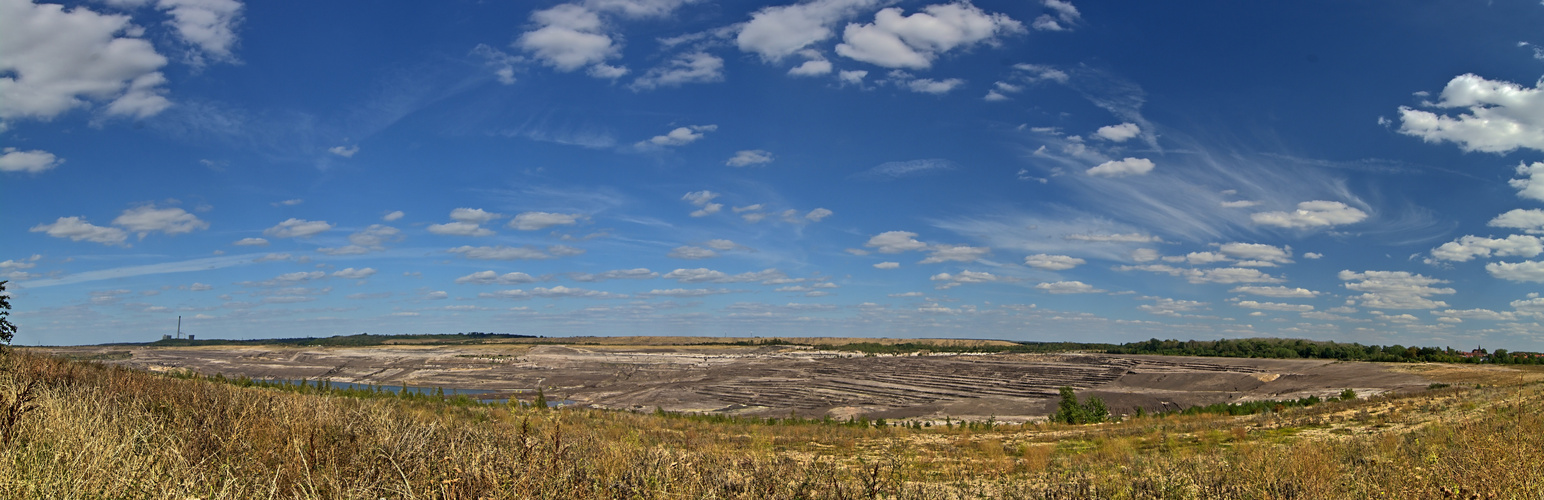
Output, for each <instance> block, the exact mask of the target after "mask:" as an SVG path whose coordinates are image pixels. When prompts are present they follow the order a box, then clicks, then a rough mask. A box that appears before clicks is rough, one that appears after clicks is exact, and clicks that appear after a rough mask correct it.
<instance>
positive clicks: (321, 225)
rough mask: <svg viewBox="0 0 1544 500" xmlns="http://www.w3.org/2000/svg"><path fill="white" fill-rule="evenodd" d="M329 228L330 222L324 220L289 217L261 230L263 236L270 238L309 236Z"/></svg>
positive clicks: (330, 226) (330, 227)
mask: <svg viewBox="0 0 1544 500" xmlns="http://www.w3.org/2000/svg"><path fill="white" fill-rule="evenodd" d="M329 229H332V224H329V223H327V222H325V221H310V220H305V219H295V218H290V219H286V220H285V221H284V222H280V223H279V224H278V225H276V226H274V227H270V228H268V229H265V230H263V236H268V237H270V238H310V237H312V236H316V235H317V234H321V233H323V232H326V231H327V230H329Z"/></svg>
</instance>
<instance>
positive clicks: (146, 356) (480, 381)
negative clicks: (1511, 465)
mask: <svg viewBox="0 0 1544 500" xmlns="http://www.w3.org/2000/svg"><path fill="white" fill-rule="evenodd" d="M554 340H555V339H547V340H546V342H553V341H554ZM559 341H560V340H559ZM45 350H48V351H51V352H53V353H55V354H58V355H63V356H69V357H73V358H77V359H95V360H99V361H100V362H103V363H109V364H119V365H123V366H127V367H133V368H138V369H144V370H149V371H162V372H164V371H171V370H189V371H192V372H196V373H201V374H206V375H212V374H217V373H218V374H223V375H225V376H227V377H239V376H246V377H251V378H254V379H269V380H279V379H283V380H301V379H305V380H312V381H315V380H329V381H331V382H333V383H354V384H368V385H378V386H399V387H402V386H405V387H414V388H422V387H433V388H445V389H447V390H449V389H467V390H478V391H487V392H486V393H485V394H484V395H485V396H487V397H495V398H509V397H515V398H520V399H526V400H529V399H530V398H531V397H533V396H534V393H535V391H536V390H537V389H538V388H540V389H541V390H542V391H543V392H544V395H545V396H546V397H547V398H548V399H549V400H555V401H563V402H564V403H565V404H571V405H579V406H585V407H594V408H605V409H615V410H632V411H654V410H655V409H656V408H660V409H664V410H666V411H674V412H721V413H728V414H738V415H757V416H787V415H789V414H790V413H797V414H799V415H800V416H805V417H820V416H826V415H829V416H832V417H836V418H847V417H852V416H858V415H863V416H867V417H868V418H887V419H924V420H931V419H942V418H946V417H949V418H965V419H984V418H990V417H995V418H996V419H998V420H1000V421H1026V420H1035V419H1040V418H1044V417H1045V416H1046V415H1048V414H1050V413H1052V412H1053V411H1054V409H1055V405H1056V403H1057V391H1058V389H1059V388H1060V387H1063V386H1070V387H1073V388H1075V389H1077V392H1078V394H1079V395H1080V396H1083V397H1087V396H1097V397H1100V398H1103V399H1104V401H1105V402H1106V403H1107V405H1108V406H1109V408H1110V409H1111V410H1112V411H1113V412H1115V413H1131V412H1134V411H1135V409H1136V408H1138V407H1141V408H1144V409H1145V410H1146V411H1148V412H1152V411H1165V410H1182V409H1184V408H1188V407H1191V406H1196V405H1209V404H1213V403H1226V402H1244V401H1254V400H1281V399H1296V398H1300V397H1306V396H1311V395H1318V396H1320V397H1326V396H1332V395H1335V394H1338V393H1340V391H1342V390H1344V389H1354V390H1355V391H1356V392H1357V394H1360V395H1374V394H1379V393H1383V392H1389V391H1411V390H1418V389H1424V388H1426V386H1427V385H1428V384H1429V383H1430V381H1428V380H1426V379H1424V378H1422V377H1420V376H1417V375H1415V374H1413V373H1410V372H1409V371H1407V370H1397V369H1394V368H1393V367H1391V366H1389V365H1385V364H1379V363H1362V362H1338V361H1334V360H1282V359H1241V358H1197V357H1177V356H1134V355H1109V354H1083V353H1060V354H937V353H926V352H920V353H912V354H907V355H865V354H861V353H854V352H844V351H840V350H819V349H815V348H811V347H808V346H798V345H775V346H773V345H763V346H740V345H657V343H632V344H628V343H627V339H615V340H614V342H613V343H603V342H595V341H591V342H588V343H567V344H555V343H535V342H525V343H488V344H476V345H383V346H370V347H288V346H271V345H261V346H259V345H242V346H201V347H148V346H93V347H61V348H49V349H45Z"/></svg>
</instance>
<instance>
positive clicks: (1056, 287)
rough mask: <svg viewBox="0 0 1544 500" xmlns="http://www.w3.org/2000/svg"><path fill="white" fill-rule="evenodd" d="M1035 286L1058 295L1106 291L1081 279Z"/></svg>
mask: <svg viewBox="0 0 1544 500" xmlns="http://www.w3.org/2000/svg"><path fill="white" fill-rule="evenodd" d="M1035 288H1037V289H1040V290H1044V291H1045V293H1051V294H1057V295H1062V294H1072V293H1103V292H1104V290H1100V289H1098V288H1094V286H1093V285H1090V284H1087V283H1084V282H1081V281H1052V282H1046V283H1040V284H1038V285H1035Z"/></svg>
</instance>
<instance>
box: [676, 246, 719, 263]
mask: <svg viewBox="0 0 1544 500" xmlns="http://www.w3.org/2000/svg"><path fill="white" fill-rule="evenodd" d="M665 256H666V257H670V258H672V259H690V260H695V259H711V258H714V257H718V253H717V252H714V251H712V250H709V249H706V248H702V247H694V246H679V247H675V249H674V250H671V251H670V253H669V254H666V255H665Z"/></svg>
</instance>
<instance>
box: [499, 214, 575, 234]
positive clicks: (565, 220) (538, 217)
mask: <svg viewBox="0 0 1544 500" xmlns="http://www.w3.org/2000/svg"><path fill="white" fill-rule="evenodd" d="M583 218H584V214H555V213H551V212H523V213H520V214H519V215H516V216H515V218H514V219H513V220H511V221H509V227H510V228H513V229H518V230H521V231H536V230H540V229H546V228H549V227H552V226H572V225H574V224H577V223H578V222H579V220H580V219H583Z"/></svg>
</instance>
